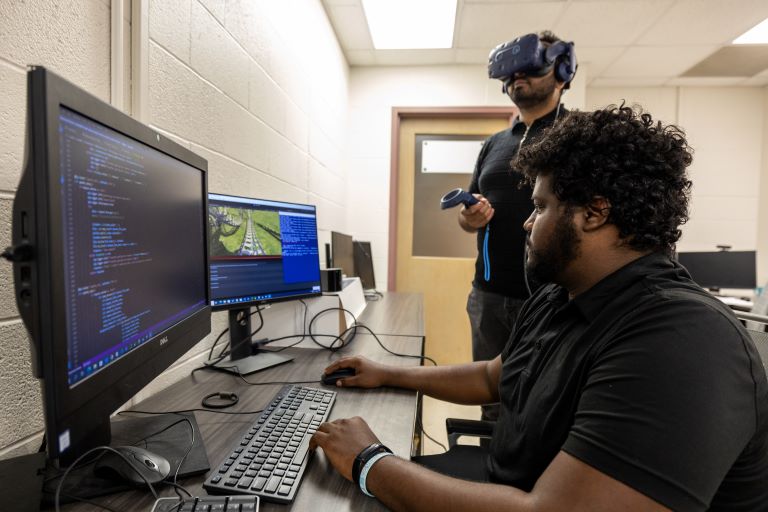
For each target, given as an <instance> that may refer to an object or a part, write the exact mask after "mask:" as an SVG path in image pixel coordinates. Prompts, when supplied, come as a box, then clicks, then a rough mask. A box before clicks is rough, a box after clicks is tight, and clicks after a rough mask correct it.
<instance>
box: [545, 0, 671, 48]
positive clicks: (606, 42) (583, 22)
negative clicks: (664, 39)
mask: <svg viewBox="0 0 768 512" xmlns="http://www.w3.org/2000/svg"><path fill="white" fill-rule="evenodd" d="M671 1H672V0H633V1H626V0H624V1H621V0H619V1H617V0H601V1H590V2H574V3H570V4H568V7H567V8H566V10H565V12H564V13H563V16H562V17H561V18H560V19H559V20H558V22H557V25H556V26H555V27H554V29H555V33H556V34H557V35H558V36H560V37H562V38H563V39H565V40H567V41H574V42H575V43H576V44H577V45H583V46H627V45H629V44H630V43H632V42H633V41H634V40H635V39H636V38H637V37H638V36H639V35H640V34H642V33H643V31H645V30H646V29H647V28H648V27H649V26H650V25H651V24H652V23H653V21H654V20H655V19H656V18H657V17H658V16H659V15H660V14H661V13H662V12H664V10H666V9H667V8H668V7H669V5H670V3H671Z"/></svg>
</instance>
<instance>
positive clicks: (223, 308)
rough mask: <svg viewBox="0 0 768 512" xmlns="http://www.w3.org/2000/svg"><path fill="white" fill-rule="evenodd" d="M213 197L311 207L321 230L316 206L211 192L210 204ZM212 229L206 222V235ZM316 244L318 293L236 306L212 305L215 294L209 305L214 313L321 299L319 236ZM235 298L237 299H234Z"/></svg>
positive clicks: (209, 261) (252, 301) (316, 228)
mask: <svg viewBox="0 0 768 512" xmlns="http://www.w3.org/2000/svg"><path fill="white" fill-rule="evenodd" d="M211 196H219V197H225V198H227V197H231V198H234V199H242V200H244V201H263V202H265V203H279V204H287V205H294V206H305V207H306V206H309V207H311V208H312V210H313V212H314V214H315V232H316V233H317V232H318V231H319V228H318V227H317V206H316V205H314V204H308V203H295V202H292V201H282V200H278V199H266V198H259V197H249V196H236V195H232V194H220V193H218V192H209V193H208V203H209V204H210V201H211ZM206 214H207V207H206ZM209 231H210V229H209V228H208V224H207V220H206V235H207V236H210V233H209ZM316 242H317V244H318V246H317V249H318V257H317V258H318V259H317V267H318V275H317V284H318V287H319V288H318V291H316V292H308V293H297V294H295V295H289V296H283V297H273V298H269V299H258V300H251V301H248V302H238V303H236V304H216V305H214V304H212V301H213V294H212V293H211V294H210V295H209V301H208V304H210V306H211V310H212V311H228V310H233V309H246V308H251V307H256V306H261V305H265V304H275V303H278V302H287V301H291V300H299V299H307V298H312V297H319V296H321V295H322V294H323V291H322V287H320V241H319V236H318V237H316ZM209 256H210V255H209ZM212 264H213V262H212V261H211V260H210V259H209V260H208V275H209V276H210V274H211V271H210V268H211V265H212ZM233 298H235V297H233Z"/></svg>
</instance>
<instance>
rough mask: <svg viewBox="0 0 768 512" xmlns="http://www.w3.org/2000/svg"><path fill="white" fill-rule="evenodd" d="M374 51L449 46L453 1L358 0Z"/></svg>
mask: <svg viewBox="0 0 768 512" xmlns="http://www.w3.org/2000/svg"><path fill="white" fill-rule="evenodd" d="M362 1H363V11H365V17H366V18H367V19H368V28H369V29H370V30H371V37H372V38H373V47H374V48H376V49H377V50H391V49H398V50H399V49H407V48H450V47H452V46H453V26H454V23H455V21H456V0H362Z"/></svg>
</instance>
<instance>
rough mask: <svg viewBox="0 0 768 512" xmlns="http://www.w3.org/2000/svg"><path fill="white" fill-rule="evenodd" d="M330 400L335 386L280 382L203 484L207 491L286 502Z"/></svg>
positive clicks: (327, 409)
mask: <svg viewBox="0 0 768 512" xmlns="http://www.w3.org/2000/svg"><path fill="white" fill-rule="evenodd" d="M335 400H336V392H335V391H326V390H323V389H316V388H307V387H303V386H296V385H287V386H283V388H282V389H281V390H280V391H278V392H277V394H275V397H274V398H273V399H272V401H271V402H270V404H269V406H267V408H266V409H264V411H263V412H262V413H261V415H260V416H259V417H258V419H257V420H256V421H255V422H254V423H253V425H251V427H250V428H249V429H248V431H247V432H246V433H245V434H244V435H243V438H242V439H241V440H240V442H238V444H237V445H236V446H235V447H234V448H233V450H232V453H231V454H230V455H229V456H228V457H227V458H226V459H225V460H224V462H222V463H221V464H220V465H219V467H218V468H216V469H215V470H213V471H212V472H211V474H210V475H209V476H208V478H206V480H205V483H203V487H204V488H205V489H206V490H207V491H208V492H209V493H211V494H255V495H257V496H260V497H261V498H262V499H264V500H266V501H274V502H277V503H290V502H291V501H293V498H294V496H295V495H296V491H297V490H298V488H299V484H300V483H301V478H302V476H303V475H304V470H306V468H307V462H308V459H309V455H308V454H309V439H310V438H311V437H312V434H314V433H315V431H316V430H317V427H318V426H319V425H320V423H322V422H324V421H327V419H328V416H329V415H330V413H331V407H333V403H334V401H335Z"/></svg>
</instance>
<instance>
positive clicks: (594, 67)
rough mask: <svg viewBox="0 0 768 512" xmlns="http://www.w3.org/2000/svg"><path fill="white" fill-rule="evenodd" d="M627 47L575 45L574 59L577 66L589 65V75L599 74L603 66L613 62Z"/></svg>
mask: <svg viewBox="0 0 768 512" xmlns="http://www.w3.org/2000/svg"><path fill="white" fill-rule="evenodd" d="M626 49H627V48H626V47H624V46H600V47H596V46H587V47H583V46H580V45H578V44H577V45H576V60H577V61H578V63H579V66H581V65H582V64H588V65H589V76H590V77H598V76H600V75H601V74H602V73H603V71H604V70H605V68H607V67H608V66H609V65H610V64H611V63H613V62H614V61H615V60H616V59H617V58H619V56H620V55H621V54H623V53H624V51H625V50H626Z"/></svg>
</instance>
